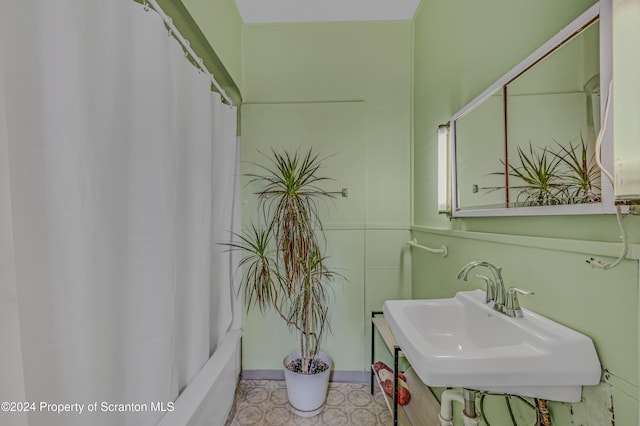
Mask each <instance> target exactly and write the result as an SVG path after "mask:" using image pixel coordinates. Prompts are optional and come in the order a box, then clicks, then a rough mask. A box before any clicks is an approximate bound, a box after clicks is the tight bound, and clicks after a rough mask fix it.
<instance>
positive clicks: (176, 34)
mask: <svg viewBox="0 0 640 426" xmlns="http://www.w3.org/2000/svg"><path fill="white" fill-rule="evenodd" d="M144 4H145V6H146V5H150V6H151V7H152V8H153V10H155V11H156V12H157V13H158V15H160V17H161V18H162V20H163V21H164V23H165V25H166V26H167V27H168V28H169V33H170V34H171V35H173V36H174V37H175V38H176V40H178V41H179V42H180V44H181V45H182V47H183V48H184V50H186V51H187V53H188V54H189V55H190V56H191V57H192V58H193V60H194V61H195V62H196V65H197V66H198V67H199V68H200V69H201V70H202V71H204V72H205V73H206V74H208V75H209V79H210V80H211V83H212V84H213V86H214V87H215V88H216V89H217V90H218V93H220V96H222V97H223V98H224V100H225V101H227V103H228V104H229V105H230V106H233V101H232V100H231V98H229V96H228V95H227V93H226V92H225V91H224V89H223V88H222V87H220V85H219V84H218V82H217V81H216V79H215V77H214V76H213V73H211V71H209V70H208V69H207V67H205V65H204V61H203V60H202V58H201V57H199V56H198V55H196V52H194V51H193V49H192V48H191V43H189V40H187V39H185V38H184V37H183V36H182V34H180V31H178V29H177V28H176V26H175V25H173V19H171V17H170V16H168V15H167V14H166V13H164V10H162V8H161V7H160V5H159V4H158V2H157V1H156V0H144Z"/></svg>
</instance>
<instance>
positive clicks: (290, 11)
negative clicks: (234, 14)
mask: <svg viewBox="0 0 640 426" xmlns="http://www.w3.org/2000/svg"><path fill="white" fill-rule="evenodd" d="M235 1H236V4H237V5H238V10H239V11H240V16H242V20H243V21H244V22H245V23H266V22H318V21H380V20H404V19H411V18H412V17H413V14H414V13H415V11H416V7H417V6H418V3H420V0H235Z"/></svg>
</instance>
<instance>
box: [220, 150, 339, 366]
mask: <svg viewBox="0 0 640 426" xmlns="http://www.w3.org/2000/svg"><path fill="white" fill-rule="evenodd" d="M265 157H266V158H267V159H268V161H267V162H266V164H255V166H256V167H257V168H258V169H259V170H260V171H261V172H260V173H259V174H250V175H247V176H248V177H249V178H250V180H249V182H250V183H251V184H255V185H256V186H257V187H258V188H259V189H258V191H257V193H256V195H257V196H258V200H259V201H258V213H259V215H258V217H259V220H258V221H259V222H260V223H259V224H251V225H250V226H249V228H248V229H247V230H245V231H243V232H242V233H239V234H236V239H235V240H236V241H235V242H233V243H230V244H229V245H230V246H231V247H232V249H238V250H242V252H243V257H242V260H241V262H240V267H241V269H242V278H241V289H243V291H244V299H245V304H246V307H247V309H251V308H253V307H257V308H258V309H259V310H260V311H262V312H265V311H267V310H272V311H274V312H275V313H276V314H277V315H278V316H279V317H280V318H281V319H282V320H283V321H284V322H285V324H286V326H287V327H288V328H289V330H291V331H293V332H294V333H297V334H298V336H299V342H300V352H301V354H302V356H301V358H302V362H301V369H302V371H300V372H301V373H303V374H310V373H311V372H312V367H313V365H314V364H315V356H316V354H317V353H318V349H319V344H320V341H321V339H322V337H323V334H324V333H325V332H326V331H327V330H328V327H329V325H328V319H327V313H328V304H329V289H330V287H329V286H330V283H331V281H333V280H334V278H335V277H336V276H337V273H336V272H335V271H333V270H331V269H330V268H329V267H328V266H327V264H326V261H327V257H326V256H325V255H324V254H323V249H324V234H323V231H322V221H321V220H320V215H319V207H320V202H321V201H322V200H327V199H330V198H333V195H332V194H330V193H328V192H327V191H325V190H323V189H322V187H321V184H322V182H323V181H326V180H328V178H327V177H323V176H321V175H320V169H321V163H322V161H323V160H324V158H321V157H319V155H318V154H317V153H315V152H313V150H311V149H310V150H308V151H307V152H305V153H302V154H301V153H300V152H299V151H295V152H293V153H290V152H287V151H285V150H282V151H276V150H272V151H271V155H270V156H268V155H265Z"/></svg>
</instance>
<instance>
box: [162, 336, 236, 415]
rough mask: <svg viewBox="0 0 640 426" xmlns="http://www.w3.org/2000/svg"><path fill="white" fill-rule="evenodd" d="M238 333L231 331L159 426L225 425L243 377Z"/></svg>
mask: <svg viewBox="0 0 640 426" xmlns="http://www.w3.org/2000/svg"><path fill="white" fill-rule="evenodd" d="M240 337H241V331H240V330H239V329H234V330H230V331H229V332H228V333H227V335H226V336H225V338H224V340H223V341H222V343H221V344H220V345H219V346H218V348H217V349H216V351H215V353H214V354H213V356H211V358H209V360H208V361H207V362H206V364H205V365H204V366H203V367H202V369H201V370H200V371H199V372H198V374H197V375H196V377H195V378H194V379H193V381H192V382H191V383H189V386H187V387H186V388H185V389H184V391H183V392H182V393H181V394H180V396H179V397H178V399H176V401H175V404H174V410H173V411H172V412H168V413H166V414H165V415H164V416H163V417H162V418H161V419H160V421H159V422H158V426H200V425H201V426H204V425H207V426H212V425H224V423H225V421H226V420H227V417H228V415H229V413H230V412H231V408H232V407H233V399H234V395H235V389H236V385H237V383H238V378H239V375H240Z"/></svg>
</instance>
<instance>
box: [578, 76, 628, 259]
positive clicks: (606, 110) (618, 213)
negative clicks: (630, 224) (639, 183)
mask: <svg viewBox="0 0 640 426" xmlns="http://www.w3.org/2000/svg"><path fill="white" fill-rule="evenodd" d="M612 90H613V80H611V81H610V82H609V91H608V92H607V101H606V102H605V107H604V116H603V119H602V126H600V132H599V133H598V137H597V138H596V147H595V151H596V152H595V154H596V164H597V165H598V167H599V168H600V170H601V171H602V173H604V175H605V176H606V177H607V179H609V182H611V185H612V186H614V185H615V183H614V180H613V175H612V174H611V173H610V172H609V171H608V170H607V169H605V167H604V165H603V164H602V162H601V161H600V146H601V145H602V138H603V137H604V132H605V131H606V129H607V120H608V117H609V108H610V102H611V93H612ZM616 218H617V219H618V226H619V227H620V238H621V239H622V253H620V256H618V258H617V259H616V260H615V261H614V262H605V261H603V260H602V259H600V258H594V257H592V258H590V259H588V260H587V263H589V264H590V265H591V267H592V268H595V269H604V270H606V269H611V268H615V267H616V266H618V265H619V264H620V262H622V261H623V260H624V258H625V256H626V255H627V251H628V250H629V242H628V240H627V231H626V229H624V224H623V223H622V207H620V206H616Z"/></svg>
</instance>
